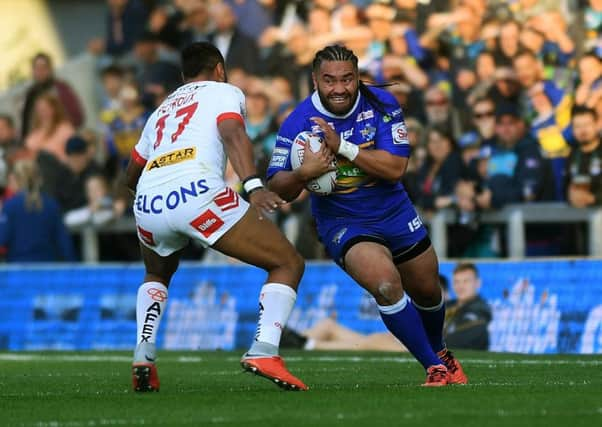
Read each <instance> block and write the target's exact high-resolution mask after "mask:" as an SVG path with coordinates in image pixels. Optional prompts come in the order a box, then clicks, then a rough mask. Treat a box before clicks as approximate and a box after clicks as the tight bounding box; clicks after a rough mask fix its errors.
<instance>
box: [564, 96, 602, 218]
mask: <svg viewBox="0 0 602 427" xmlns="http://www.w3.org/2000/svg"><path fill="white" fill-rule="evenodd" d="M572 122H573V134H574V135H575V142H576V144H575V146H574V147H573V148H572V150H571V155H570V157H569V160H568V162H567V166H568V167H567V172H566V178H567V182H568V186H567V188H568V191H567V199H568V201H569V203H570V204H571V205H572V206H575V207H578V208H583V207H587V206H593V205H596V206H602V143H600V133H599V132H598V126H597V117H596V111H595V110H594V109H592V108H588V107H585V106H577V107H575V108H573V118H572Z"/></svg>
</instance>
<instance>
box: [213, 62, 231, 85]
mask: <svg viewBox="0 0 602 427" xmlns="http://www.w3.org/2000/svg"><path fill="white" fill-rule="evenodd" d="M213 73H214V75H215V77H216V80H217V81H218V82H227V81H228V79H227V78H226V69H225V68H224V64H222V63H221V62H218V63H217V65H216V66H215V69H214V70H213Z"/></svg>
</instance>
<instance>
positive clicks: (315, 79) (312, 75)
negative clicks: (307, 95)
mask: <svg viewBox="0 0 602 427" xmlns="http://www.w3.org/2000/svg"><path fill="white" fill-rule="evenodd" d="M311 80H312V82H314V90H318V80H317V77H316V73H314V72H312V73H311Z"/></svg>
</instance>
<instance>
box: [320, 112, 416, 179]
mask: <svg viewBox="0 0 602 427" xmlns="http://www.w3.org/2000/svg"><path fill="white" fill-rule="evenodd" d="M311 120H312V121H314V122H315V123H316V124H317V125H318V126H319V127H320V129H321V130H322V132H323V134H324V141H325V142H326V145H328V147H329V148H330V149H331V150H332V151H333V152H335V153H339V154H341V144H342V143H343V144H344V142H341V137H340V136H339V135H338V134H337V132H336V131H335V130H334V129H333V128H332V127H330V126H329V125H328V123H327V122H326V120H324V119H323V118H321V117H312V118H311ZM347 144H350V143H347ZM354 147H357V146H355V145H354ZM357 150H358V152H357V154H356V155H355V158H353V159H350V160H352V161H353V163H355V164H356V165H357V166H359V167H360V168H361V169H362V170H363V171H364V172H366V173H367V174H370V175H372V176H375V177H378V178H382V179H386V180H388V181H398V180H400V179H401V177H402V176H403V174H404V173H405V170H406V167H407V165H408V158H407V157H401V156H396V155H394V154H391V153H389V152H388V151H385V150H362V149H359V147H357ZM345 157H347V156H345Z"/></svg>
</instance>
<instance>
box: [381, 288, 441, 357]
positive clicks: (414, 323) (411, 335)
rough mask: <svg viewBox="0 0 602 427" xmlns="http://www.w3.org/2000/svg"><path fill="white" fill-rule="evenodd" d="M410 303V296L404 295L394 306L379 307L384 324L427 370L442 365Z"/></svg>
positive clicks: (418, 316) (416, 312)
mask: <svg viewBox="0 0 602 427" xmlns="http://www.w3.org/2000/svg"><path fill="white" fill-rule="evenodd" d="M409 301H410V299H409V298H408V295H407V294H404V296H403V298H401V299H400V300H399V301H398V302H397V303H395V304H393V305H387V306H382V305H379V306H378V309H379V311H380V316H381V317H382V319H383V322H385V325H386V326H387V328H388V329H389V331H391V333H392V334H393V335H395V337H397V339H398V340H399V341H401V342H402V344H403V345H405V346H406V347H407V349H408V350H409V351H410V353H412V354H413V355H414V357H415V358H416V359H417V360H418V361H419V362H420V363H421V364H422V366H424V368H425V369H427V368H428V367H429V366H433V365H440V364H442V362H441V360H440V359H439V358H438V357H437V355H436V354H435V353H434V352H433V349H432V348H431V345H430V343H429V340H428V337H427V335H426V332H425V330H424V327H423V325H422V320H421V319H420V315H419V314H418V311H417V310H416V308H414V306H413V305H412V304H408V303H409Z"/></svg>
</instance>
